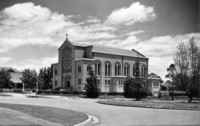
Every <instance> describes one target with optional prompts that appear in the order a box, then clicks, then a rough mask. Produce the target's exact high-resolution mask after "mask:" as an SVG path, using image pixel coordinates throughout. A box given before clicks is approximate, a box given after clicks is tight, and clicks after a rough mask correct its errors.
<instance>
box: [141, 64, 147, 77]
mask: <svg viewBox="0 0 200 126" xmlns="http://www.w3.org/2000/svg"><path fill="white" fill-rule="evenodd" d="M146 73H147V67H146V65H144V64H143V65H142V66H141V76H142V77H143V78H145V77H146Z"/></svg>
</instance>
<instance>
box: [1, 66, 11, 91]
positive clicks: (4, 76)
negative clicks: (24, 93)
mask: <svg viewBox="0 0 200 126" xmlns="http://www.w3.org/2000/svg"><path fill="white" fill-rule="evenodd" d="M10 79H11V76H10V73H9V71H8V70H5V69H1V70H0V87H1V88H11V80H10Z"/></svg>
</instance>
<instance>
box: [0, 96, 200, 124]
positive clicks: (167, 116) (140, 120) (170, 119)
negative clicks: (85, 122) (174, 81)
mask: <svg viewBox="0 0 200 126" xmlns="http://www.w3.org/2000/svg"><path fill="white" fill-rule="evenodd" d="M1 102H2V103H14V104H30V105H40V106H49V107H58V108H64V109H70V110H74V111H79V112H84V113H86V114H89V115H94V116H96V117H98V118H99V119H100V123H99V124H98V125H100V126H132V125H200V111H185V110H164V109H148V108H136V107H120V106H110V105H102V104H98V103H96V100H92V99H82V98H66V97H54V98H26V97H0V103H1Z"/></svg>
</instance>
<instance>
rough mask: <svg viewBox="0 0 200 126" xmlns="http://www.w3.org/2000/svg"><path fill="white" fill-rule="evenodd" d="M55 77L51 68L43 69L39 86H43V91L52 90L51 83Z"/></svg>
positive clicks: (40, 72) (39, 78)
mask: <svg viewBox="0 0 200 126" xmlns="http://www.w3.org/2000/svg"><path fill="white" fill-rule="evenodd" d="M52 77H53V72H52V68H51V67H44V68H41V69H40V71H39V76H38V80H39V85H42V88H43V89H49V88H52V85H51V81H52Z"/></svg>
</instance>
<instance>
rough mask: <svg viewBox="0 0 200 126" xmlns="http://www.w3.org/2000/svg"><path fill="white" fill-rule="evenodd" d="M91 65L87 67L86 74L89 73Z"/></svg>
mask: <svg viewBox="0 0 200 126" xmlns="http://www.w3.org/2000/svg"><path fill="white" fill-rule="evenodd" d="M90 68H91V65H90V64H89V65H87V72H90Z"/></svg>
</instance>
